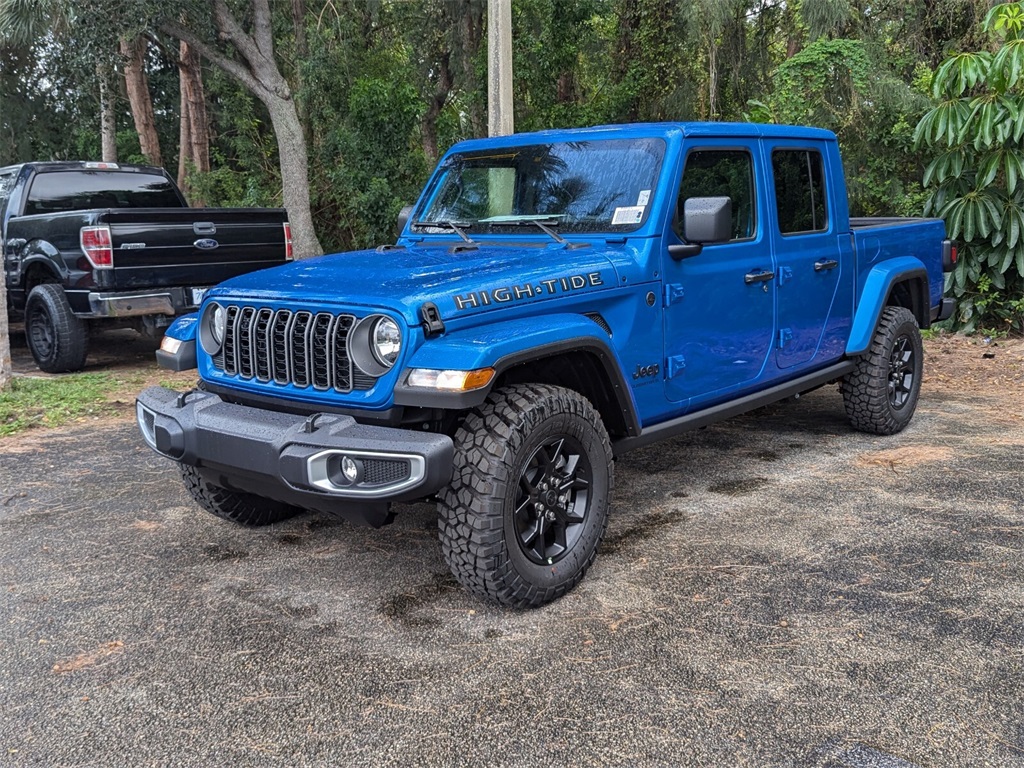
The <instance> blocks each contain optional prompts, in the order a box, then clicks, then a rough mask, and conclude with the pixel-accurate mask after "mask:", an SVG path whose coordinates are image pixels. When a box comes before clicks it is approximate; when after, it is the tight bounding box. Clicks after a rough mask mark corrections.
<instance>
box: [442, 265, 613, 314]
mask: <svg viewBox="0 0 1024 768" xmlns="http://www.w3.org/2000/svg"><path fill="white" fill-rule="evenodd" d="M604 284H605V283H604V277H603V276H602V274H601V273H600V272H588V273H587V274H585V275H568V276H566V277H556V278H554V279H552V280H538V281H537V283H536V284H532V283H525V284H523V285H506V286H502V287H501V288H491V289H490V290H486V291H472V292H470V293H463V294H461V295H455V296H452V299H454V301H455V309H457V310H462V309H479V308H480V307H489V306H491V305H492V304H507V303H509V302H512V301H522V300H523V299H537V298H540V297H541V296H552V295H554V294H556V293H571V292H572V291H578V290H580V289H582V288H595V287H597V286H600V285H604Z"/></svg>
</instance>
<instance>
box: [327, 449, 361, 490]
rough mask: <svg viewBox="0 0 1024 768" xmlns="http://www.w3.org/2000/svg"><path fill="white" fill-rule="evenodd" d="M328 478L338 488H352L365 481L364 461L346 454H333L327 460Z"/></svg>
mask: <svg viewBox="0 0 1024 768" xmlns="http://www.w3.org/2000/svg"><path fill="white" fill-rule="evenodd" d="M326 468H327V479H328V480H329V481H330V483H331V484H332V485H334V486H335V487H336V488H351V487H352V486H354V485H359V484H360V483H362V482H363V462H361V461H360V460H359V459H353V458H352V457H351V456H347V455H345V454H340V455H339V454H337V453H335V454H332V455H331V456H330V458H329V459H328V462H327V467H326Z"/></svg>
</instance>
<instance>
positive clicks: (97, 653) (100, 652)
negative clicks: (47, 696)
mask: <svg viewBox="0 0 1024 768" xmlns="http://www.w3.org/2000/svg"><path fill="white" fill-rule="evenodd" d="M122 650H124V643H123V642H121V641H120V640H114V641H113V642H110V643H104V644H103V645H101V646H100V647H99V648H96V649H95V650H92V651H87V652H83V653H80V654H78V655H77V656H74V657H73V658H70V659H65V660H64V661H58V662H57V663H56V664H54V665H53V672H54V674H57V675H64V674H67V673H68V672H77V671H78V670H80V669H85V668H86V667H91V666H93V665H94V664H96V663H97V662H98V661H100V660H101V659H104V658H106V657H107V656H110V655H112V654H115V653H120V652H121V651H122Z"/></svg>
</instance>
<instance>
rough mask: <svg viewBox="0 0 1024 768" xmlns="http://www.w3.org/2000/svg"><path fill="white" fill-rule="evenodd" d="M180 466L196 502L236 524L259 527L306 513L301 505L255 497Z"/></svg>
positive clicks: (193, 468) (182, 476)
mask: <svg viewBox="0 0 1024 768" xmlns="http://www.w3.org/2000/svg"><path fill="white" fill-rule="evenodd" d="M178 466H179V467H180V468H181V479H182V480H183V481H184V483H185V489H186V490H187V491H188V492H189V493H190V494H191V495H192V498H193V499H195V500H196V503H197V504H199V506H201V507H202V508H203V509H205V510H206V511H207V512H212V513H213V514H215V515H216V516H217V517H221V518H224V519H225V520H230V521H231V522H232V523H238V524H239V525H246V526H250V527H254V528H255V527H256V526H260V525H270V524H271V523H279V522H281V521H282V520H287V519H288V518H290V517H295V515H297V514H299V513H300V512H302V510H301V509H299V508H298V507H293V506H291V505H290V504H284V503H282V502H280V501H273V500H271V499H265V498H263V497H262V496H254V495H253V494H251V493H239V492H237V491H229V490H228V489H227V488H221V487H220V486H219V485H214V484H213V483H211V482H209V481H208V480H206V479H204V478H203V477H202V475H200V474H199V471H198V470H197V469H196V468H195V467H193V466H189V465H188V464H179V465H178Z"/></svg>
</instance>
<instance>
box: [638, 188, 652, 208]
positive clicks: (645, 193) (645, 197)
mask: <svg viewBox="0 0 1024 768" xmlns="http://www.w3.org/2000/svg"><path fill="white" fill-rule="evenodd" d="M650 199H651V190H649V189H641V190H640V197H638V198H637V199H636V204H637V205H641V206H643V205H647V203H648V201H650Z"/></svg>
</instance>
